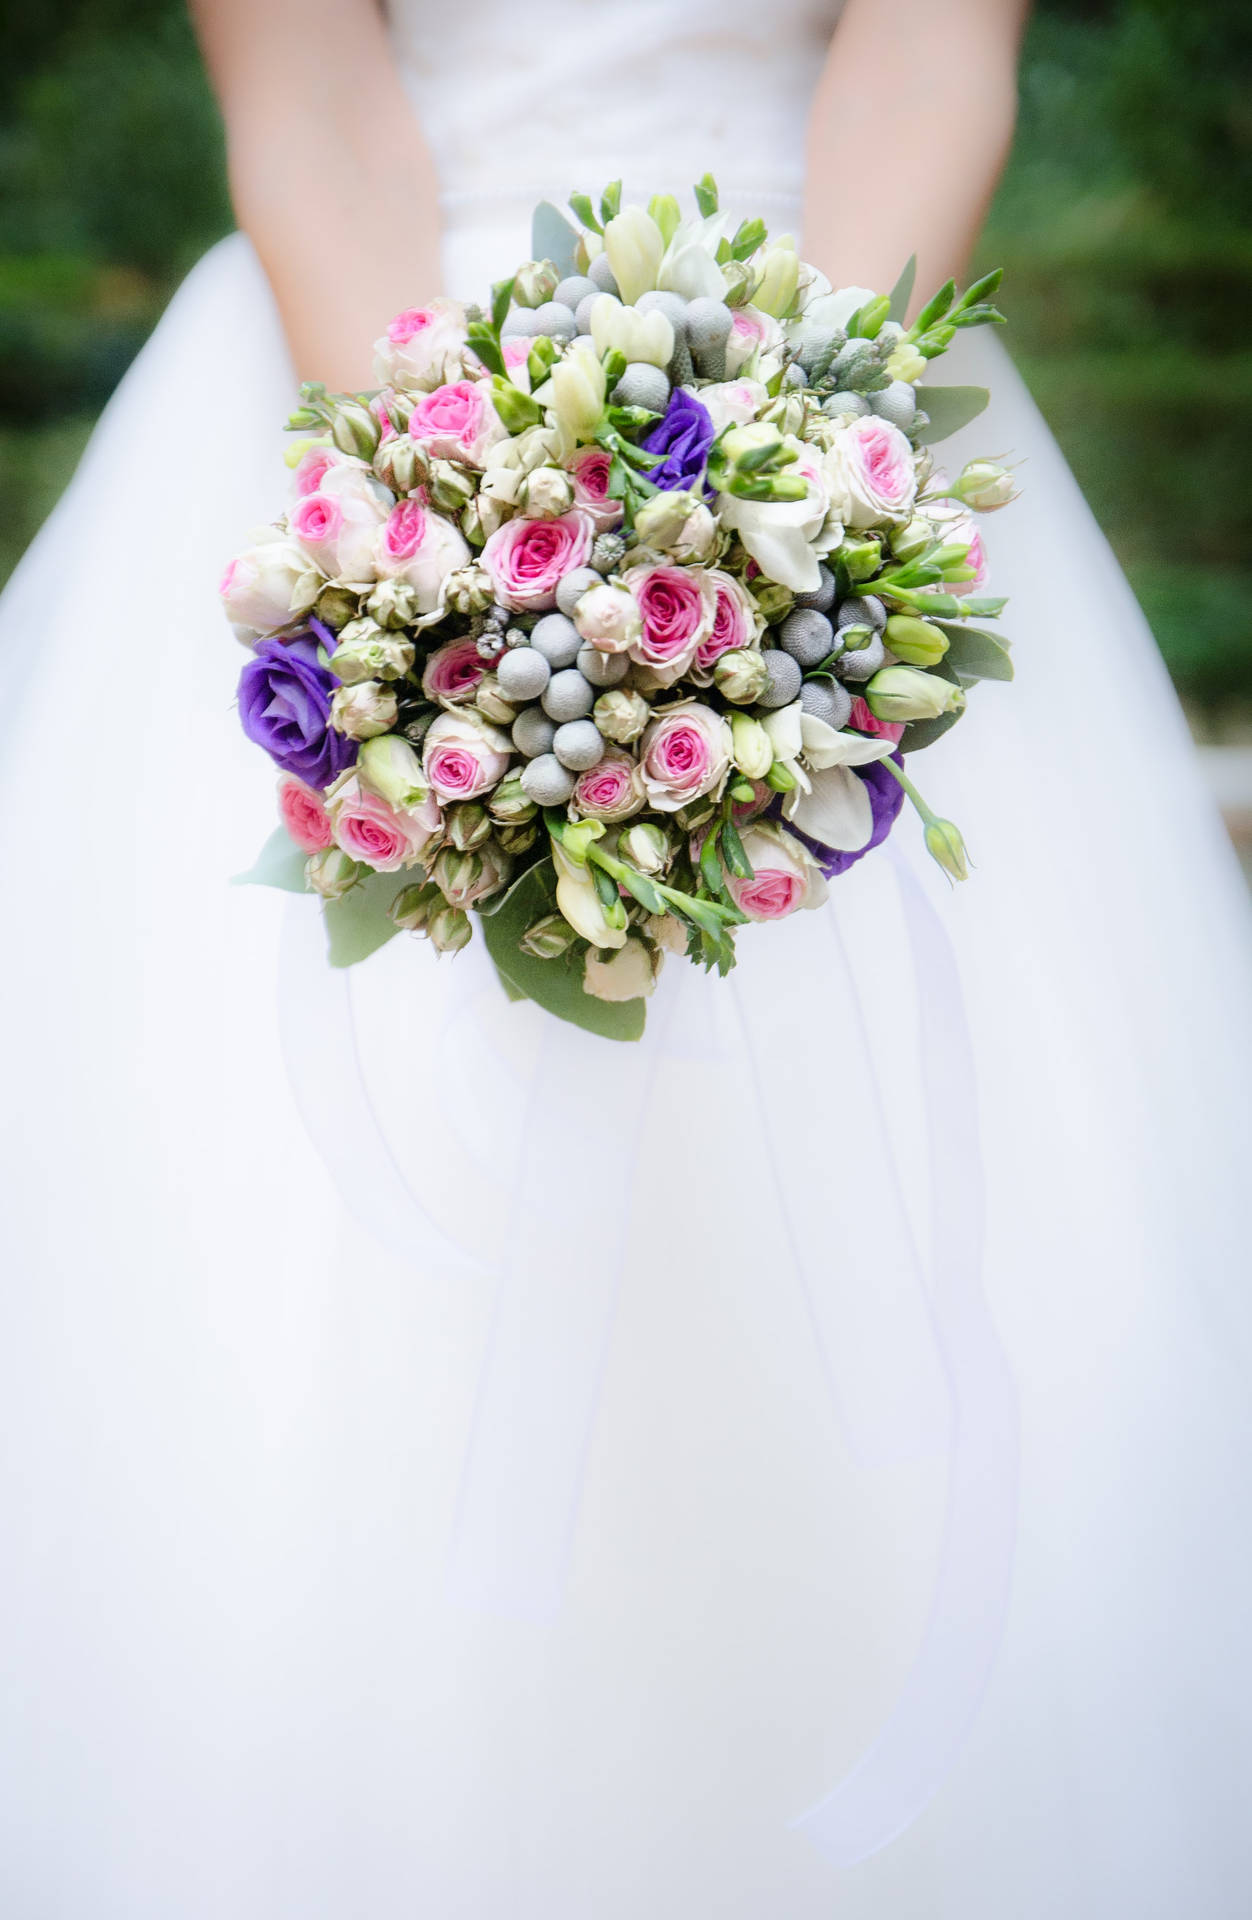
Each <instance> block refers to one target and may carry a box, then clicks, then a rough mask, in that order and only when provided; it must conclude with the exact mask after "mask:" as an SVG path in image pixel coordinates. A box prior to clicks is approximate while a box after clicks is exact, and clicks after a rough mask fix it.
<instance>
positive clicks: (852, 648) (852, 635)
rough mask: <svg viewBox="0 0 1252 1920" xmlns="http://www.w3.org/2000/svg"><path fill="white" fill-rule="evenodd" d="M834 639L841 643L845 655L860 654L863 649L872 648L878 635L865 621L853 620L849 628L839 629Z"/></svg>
mask: <svg viewBox="0 0 1252 1920" xmlns="http://www.w3.org/2000/svg"><path fill="white" fill-rule="evenodd" d="M835 638H836V640H839V641H842V643H843V651H844V652H845V653H860V652H861V651H862V650H863V649H864V648H865V647H872V646H873V644H874V641H875V640H876V639H877V638H878V634H877V631H876V629H875V628H873V627H871V626H869V625H867V623H866V622H865V621H863V620H855V621H853V623H852V625H851V626H847V627H840V629H839V632H838V633H837V634H836V636H835Z"/></svg>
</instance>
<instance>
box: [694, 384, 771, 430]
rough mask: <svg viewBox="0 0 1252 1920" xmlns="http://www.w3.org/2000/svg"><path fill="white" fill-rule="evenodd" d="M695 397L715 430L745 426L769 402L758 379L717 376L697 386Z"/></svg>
mask: <svg viewBox="0 0 1252 1920" xmlns="http://www.w3.org/2000/svg"><path fill="white" fill-rule="evenodd" d="M696 397H697V399H698V400H699V402H700V405H701V406H702V407H703V408H704V410H705V412H706V413H707V414H708V415H709V418H710V419H711V420H712V422H713V430H714V432H715V433H720V432H721V431H722V429H723V427H746V426H747V424H748V422H749V420H755V419H756V416H757V414H758V413H760V412H762V411H763V409H764V408H765V407H767V406H768V405H769V392H768V389H767V388H766V387H765V386H764V385H763V384H762V383H761V381H759V380H719V381H717V382H716V383H715V384H714V385H713V386H711V387H701V388H700V390H699V393H698V394H697V396H696Z"/></svg>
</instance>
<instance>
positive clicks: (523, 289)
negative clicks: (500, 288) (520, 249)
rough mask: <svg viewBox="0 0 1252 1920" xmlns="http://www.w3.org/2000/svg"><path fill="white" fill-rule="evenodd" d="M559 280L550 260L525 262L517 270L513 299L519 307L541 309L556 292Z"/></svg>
mask: <svg viewBox="0 0 1252 1920" xmlns="http://www.w3.org/2000/svg"><path fill="white" fill-rule="evenodd" d="M560 278H561V276H560V274H559V272H558V271H557V269H556V267H554V266H553V264H552V262H551V260H527V261H526V262H525V264H524V265H523V266H520V267H519V268H518V270H517V278H516V280H515V281H514V282H513V298H514V300H515V301H516V302H517V304H518V306H519V307H542V306H543V305H544V303H545V301H548V300H550V299H551V298H552V296H553V294H554V293H555V292H556V289H557V283H558V282H559V280H560Z"/></svg>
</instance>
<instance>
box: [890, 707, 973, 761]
mask: <svg viewBox="0 0 1252 1920" xmlns="http://www.w3.org/2000/svg"><path fill="white" fill-rule="evenodd" d="M960 717H961V716H960V714H959V713H941V714H939V715H938V716H937V717H936V718H935V719H934V720H910V721H909V723H908V725H907V727H905V729H904V732H903V733H902V734H901V735H900V751H901V752H902V753H920V752H921V751H922V749H923V747H932V746H933V745H934V743H935V741H936V740H940V739H942V738H943V735H944V734H945V733H946V732H947V731H948V729H949V727H954V726H955V725H956V723H957V721H958V720H959V719H960Z"/></svg>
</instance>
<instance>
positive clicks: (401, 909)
mask: <svg viewBox="0 0 1252 1920" xmlns="http://www.w3.org/2000/svg"><path fill="white" fill-rule="evenodd" d="M442 899H443V895H442V894H441V893H440V891H439V889H438V887H436V886H435V885H433V883H432V882H431V881H429V880H425V881H422V882H421V883H420V884H418V885H415V886H411V887H404V888H402V889H401V891H400V892H399V893H398V894H397V895H396V897H395V899H394V900H393V901H392V903H391V905H390V906H389V907H388V909H387V918H388V919H389V920H392V921H394V922H395V924H396V926H397V927H399V928H400V930H401V932H402V933H421V932H422V931H423V929H424V928H425V926H426V922H427V921H428V920H429V919H430V916H431V914H432V913H433V912H434V911H435V910H436V909H437V908H438V906H439V905H440V903H441V901H442Z"/></svg>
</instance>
